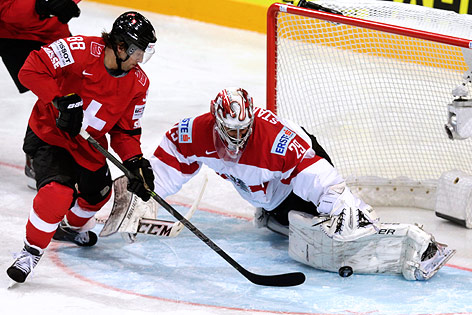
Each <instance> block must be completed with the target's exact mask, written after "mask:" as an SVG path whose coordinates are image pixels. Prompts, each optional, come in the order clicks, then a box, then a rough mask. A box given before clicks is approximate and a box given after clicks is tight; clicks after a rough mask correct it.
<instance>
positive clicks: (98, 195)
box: [77, 185, 111, 211]
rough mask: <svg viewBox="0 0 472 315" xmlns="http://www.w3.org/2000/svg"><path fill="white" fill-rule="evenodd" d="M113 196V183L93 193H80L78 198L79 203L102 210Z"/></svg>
mask: <svg viewBox="0 0 472 315" xmlns="http://www.w3.org/2000/svg"><path fill="white" fill-rule="evenodd" d="M110 197H111V185H110V186H108V185H107V186H105V187H104V188H103V189H102V190H100V191H97V192H93V193H90V192H89V193H80V194H79V197H78V198H77V203H78V205H79V206H80V207H81V208H83V209H87V210H90V211H98V210H100V209H101V208H102V207H103V206H104V205H105V204H106V203H107V202H108V200H110Z"/></svg>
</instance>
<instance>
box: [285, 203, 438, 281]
mask: <svg viewBox="0 0 472 315" xmlns="http://www.w3.org/2000/svg"><path fill="white" fill-rule="evenodd" d="M324 219H325V218H323V217H313V216H311V215H309V214H306V213H302V212H298V211H291V212H290V213H289V222H290V234H289V255H290V257H291V258H293V259H295V260H296V261H299V262H301V263H304V264H307V265H309V266H312V267H314V268H316V269H321V270H326V271H332V272H337V271H338V270H339V268H341V267H343V266H350V267H351V268H352V269H353V271H354V272H355V273H361V274H373V273H386V274H402V275H403V276H404V277H405V278H406V279H408V280H417V275H418V270H419V269H420V268H421V266H422V262H421V257H422V253H423V252H424V251H425V250H426V249H427V248H428V245H429V243H431V242H432V241H434V240H433V239H432V236H431V235H430V234H429V233H426V232H424V231H423V230H421V229H420V228H418V227H417V226H415V225H411V224H402V223H382V224H379V230H378V232H377V233H376V234H372V235H367V236H364V237H362V238H358V239H356V240H353V241H338V240H335V239H333V238H330V237H328V236H327V235H326V234H325V233H324V232H323V231H322V229H321V224H319V225H316V226H313V225H314V224H316V223H319V222H321V221H323V220H324ZM423 264H424V263H423ZM442 265H443V264H441V265H440V266H437V269H436V270H435V271H434V273H433V274H432V275H434V274H435V273H436V272H437V270H439V268H440V267H442ZM431 273H432V272H431ZM432 275H431V276H432ZM428 279H429V278H428ZM418 280H427V279H424V278H422V279H418Z"/></svg>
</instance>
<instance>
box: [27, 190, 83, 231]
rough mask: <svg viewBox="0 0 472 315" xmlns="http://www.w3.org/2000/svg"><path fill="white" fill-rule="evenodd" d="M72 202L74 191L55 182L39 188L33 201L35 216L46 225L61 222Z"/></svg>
mask: <svg viewBox="0 0 472 315" xmlns="http://www.w3.org/2000/svg"><path fill="white" fill-rule="evenodd" d="M73 202H74V190H73V189H72V188H70V187H68V186H64V185H62V184H59V183H57V182H50V183H49V184H47V185H45V186H43V187H41V188H40V189H39V191H38V193H37V194H36V197H35V198H34V200H33V209H34V212H35V213H36V215H37V216H38V217H39V218H40V219H41V220H43V221H45V222H47V223H58V222H60V221H61V220H62V218H63V217H64V215H65V214H66V213H67V211H68V210H69V208H70V207H71V206H72V204H73Z"/></svg>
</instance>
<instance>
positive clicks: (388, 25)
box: [267, 0, 472, 209]
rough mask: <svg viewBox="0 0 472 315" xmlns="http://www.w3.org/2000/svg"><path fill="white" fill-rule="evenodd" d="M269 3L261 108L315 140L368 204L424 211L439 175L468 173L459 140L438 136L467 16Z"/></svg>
mask: <svg viewBox="0 0 472 315" xmlns="http://www.w3.org/2000/svg"><path fill="white" fill-rule="evenodd" d="M316 3H317V4H320V5H322V6H324V7H327V8H332V9H335V10H338V11H341V12H342V13H343V15H338V14H331V13H326V12H321V11H316V10H310V9H304V8H299V7H295V6H292V5H284V4H273V5H272V6H271V7H270V8H269V11H268V23H267V25H268V29H267V108H268V109H270V110H272V111H274V112H276V113H277V115H278V116H279V117H281V118H288V119H290V120H292V121H294V122H296V123H298V124H300V125H301V126H303V127H305V128H306V129H307V130H308V131H309V132H310V133H312V134H313V135H315V136H316V137H317V140H318V141H319V143H320V144H321V145H322V146H323V147H324V149H325V150H326V151H327V152H328V154H329V155H330V157H331V158H332V160H333V163H334V165H335V167H336V168H337V169H338V171H339V172H340V173H341V175H342V176H343V177H344V178H345V179H346V181H347V183H348V185H349V186H350V187H351V189H352V191H353V192H354V193H356V194H357V195H359V196H360V197H361V198H363V199H364V200H365V201H366V202H368V203H370V204H372V205H391V206H414V207H420V208H427V209H433V208H434V202H435V193H436V186H437V182H438V179H439V178H440V176H441V174H442V173H443V172H445V171H449V170H452V169H459V170H462V171H464V172H466V173H468V174H472V170H471V164H472V160H471V155H472V146H471V144H470V141H471V140H470V139H469V140H454V141H452V140H450V139H449V138H448V136H447V134H446V132H445V130H444V125H445V123H446V122H447V105H448V104H449V103H451V101H452V100H453V99H454V98H453V96H452V90H453V89H454V88H455V87H456V86H458V85H460V84H461V83H463V82H464V79H463V76H464V73H465V72H466V71H468V66H467V63H466V61H465V58H464V54H467V51H469V46H470V43H471V41H470V40H468V39H464V38H472V17H471V16H466V15H459V14H456V13H454V12H449V11H442V10H437V9H430V8H425V7H420V6H415V5H410V4H402V3H395V2H387V1H365V0H364V1H351V0H349V1H348V0H336V1H328V0H321V1H316Z"/></svg>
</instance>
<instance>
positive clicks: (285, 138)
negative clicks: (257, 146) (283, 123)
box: [270, 127, 296, 155]
mask: <svg viewBox="0 0 472 315" xmlns="http://www.w3.org/2000/svg"><path fill="white" fill-rule="evenodd" d="M295 136H296V133H295V132H293V131H292V130H290V129H288V128H287V127H283V128H282V130H280V132H279V134H278V135H277V137H276V138H275V141H274V144H273V145H272V150H270V153H274V154H278V155H285V153H287V147H288V144H289V143H290V141H292V139H293V138H295Z"/></svg>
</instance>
